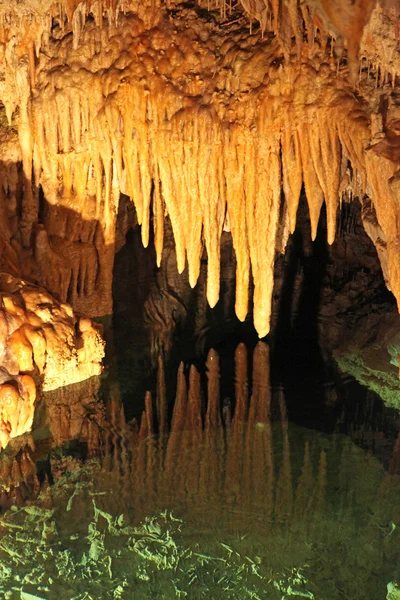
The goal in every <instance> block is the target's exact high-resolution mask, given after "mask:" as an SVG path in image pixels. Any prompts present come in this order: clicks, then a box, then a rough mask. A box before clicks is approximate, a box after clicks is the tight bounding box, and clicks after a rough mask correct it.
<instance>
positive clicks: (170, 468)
mask: <svg viewBox="0 0 400 600" xmlns="http://www.w3.org/2000/svg"><path fill="white" fill-rule="evenodd" d="M186 411H187V384H186V377H185V373H184V365H183V363H181V364H180V365H179V369H178V379H177V390H176V398H175V404H174V411H173V414H172V422H171V432H170V434H169V437H168V441H167V448H166V452H165V469H164V474H165V481H166V486H165V487H167V488H168V489H171V490H172V489H178V481H177V480H176V479H175V478H177V477H178V476H179V469H178V466H179V465H178V462H179V459H180V455H181V445H182V435H183V433H182V432H183V429H184V426H185V420H186Z"/></svg>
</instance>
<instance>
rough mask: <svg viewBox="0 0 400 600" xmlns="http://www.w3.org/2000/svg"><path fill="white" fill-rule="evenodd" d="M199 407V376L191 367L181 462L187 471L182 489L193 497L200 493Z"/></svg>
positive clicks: (200, 419)
mask: <svg viewBox="0 0 400 600" xmlns="http://www.w3.org/2000/svg"><path fill="white" fill-rule="evenodd" d="M201 406H202V393H201V384H200V374H199V372H198V370H197V369H196V367H195V366H194V365H192V366H191V367H190V371H189V390H188V405H187V413H186V422H185V431H184V432H183V437H182V440H183V452H182V460H183V461H184V464H185V465H186V469H187V471H186V479H185V484H184V487H185V488H186V489H187V490H188V493H189V495H192V496H194V497H196V496H197V495H198V494H199V491H200V456H201V452H202V441H203V425H202V417H201ZM182 470H183V469H182Z"/></svg>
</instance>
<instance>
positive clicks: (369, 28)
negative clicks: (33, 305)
mask: <svg viewBox="0 0 400 600" xmlns="http://www.w3.org/2000/svg"><path fill="white" fill-rule="evenodd" d="M0 59H1V60H0V101H1V102H2V105H3V109H2V113H1V127H0V136H1V142H0V178H1V189H0V210H1V224H0V238H1V240H0V245H1V259H0V260H1V265H0V266H1V269H2V270H3V271H7V272H10V273H12V274H13V275H19V276H22V277H25V278H27V279H30V280H31V281H34V282H37V283H40V284H41V285H44V286H45V287H46V288H47V289H48V290H49V291H50V292H52V293H53V294H55V295H56V296H57V297H58V298H59V299H60V300H62V301H68V302H70V303H71V304H72V305H73V307H74V309H75V310H78V311H80V312H83V313H86V314H88V315H91V316H95V315H101V314H107V313H109V312H111V310H112V296H111V293H112V285H111V283H112V270H113V261H114V255H115V250H116V245H115V244H116V228H117V216H118V211H119V200H120V195H121V193H123V194H125V195H126V196H128V197H129V198H131V199H132V202H133V203H134V206H135V209H136V215H137V220H138V222H139V224H140V225H141V232H142V241H143V244H144V245H145V246H146V245H148V243H149V239H150V234H151V228H153V230H154V244H155V248H156V255H157V264H158V265H159V264H160V261H161V255H162V248H163V236H164V219H165V218H166V217H167V216H168V218H169V219H170V222H171V225H172V230H173V234H174V239H175V245H176V255H177V265H178V270H179V271H180V272H182V271H183V270H184V269H185V267H186V266H187V268H188V272H189V280H190V284H191V285H192V286H194V285H195V284H196V281H197V278H198V275H199V270H200V261H201V257H202V255H203V252H204V248H205V250H206V252H207V265H208V267H207V268H208V280H207V298H208V301H209V304H210V305H211V306H214V305H215V304H216V303H217V301H218V298H219V273H220V238H221V234H222V231H223V230H224V229H225V230H228V231H230V232H231V235H232V241H233V246H234V249H235V254H236V261H237V266H236V314H237V316H238V318H239V319H241V320H244V319H245V317H246V315H247V313H248V310H249V306H248V295H249V294H248V290H249V282H250V280H251V279H252V280H253V282H254V299H253V303H254V307H253V314H254V323H255V327H256V329H257V331H258V333H259V335H260V336H264V335H266V334H267V333H268V331H269V322H270V312H271V295H272V288H273V268H274V260H275V252H276V250H281V251H283V250H284V247H285V243H286V240H287V236H288V235H289V233H290V232H293V231H294V228H295V225H296V212H297V207H298V203H299V198H300V194H301V193H302V190H303V189H304V191H305V194H306V197H307V202H308V206H309V213H310V220H311V229H312V237H313V238H314V237H315V235H316V232H317V226H318V221H319V217H320V212H321V208H322V206H323V204H324V203H325V205H326V215H327V237H328V242H329V243H332V242H333V241H334V239H335V230H336V220H337V211H338V210H340V205H341V202H343V201H348V200H351V198H353V197H358V198H359V199H360V201H361V202H363V200H364V199H368V211H364V216H365V223H364V225H365V228H366V230H367V233H368V234H369V235H370V236H371V238H372V239H373V241H374V243H375V245H376V246H377V250H378V255H379V258H380V260H381V264H382V269H383V272H384V276H385V279H386V283H387V285H388V287H389V289H391V290H392V292H393V294H394V295H395V297H396V299H397V301H398V303H400V263H399V261H400V208H399V202H400V87H399V84H400V79H399V78H400V5H399V2H398V1H396V0H395V1H393V0H391V1H387V2H375V1H371V0H355V1H350V0H335V1H334V2H333V1H331V0H319V1H317V0H311V1H310V2H300V1H298V0H287V1H283V0H270V1H268V0H264V1H260V0H241V4H235V3H218V4H215V3H213V2H211V1H209V2H200V3H198V4H195V3H189V2H184V3H179V2H168V3H164V2H160V1H159V0H153V1H152V2H147V1H144V2H141V3H137V2H130V1H126V2H124V1H120V2H117V1H113V0H110V1H108V2H107V1H106V0H103V1H100V0H97V1H93V2H90V1H87V2H78V1H76V0H65V1H64V2H52V1H40V2H39V1H35V0H26V1H11V2H10V1H7V2H2V1H1V0H0ZM21 190H22V191H21ZM371 207H372V208H371Z"/></svg>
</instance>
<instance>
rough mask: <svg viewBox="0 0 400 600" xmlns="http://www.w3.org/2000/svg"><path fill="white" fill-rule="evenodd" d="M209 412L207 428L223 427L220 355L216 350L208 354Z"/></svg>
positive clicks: (207, 413) (206, 419)
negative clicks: (220, 392)
mask: <svg viewBox="0 0 400 600" xmlns="http://www.w3.org/2000/svg"><path fill="white" fill-rule="evenodd" d="M206 369H207V380H208V386H207V412H206V418H205V424H204V425H205V429H210V428H216V427H218V428H219V427H221V414H220V405H219V357H218V354H217V353H216V352H215V350H210V351H209V353H208V355H207V363H206Z"/></svg>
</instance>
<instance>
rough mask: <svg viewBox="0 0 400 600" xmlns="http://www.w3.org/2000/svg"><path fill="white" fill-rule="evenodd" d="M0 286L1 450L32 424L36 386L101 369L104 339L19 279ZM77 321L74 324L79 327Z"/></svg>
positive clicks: (87, 323) (78, 378) (60, 383)
mask: <svg viewBox="0 0 400 600" xmlns="http://www.w3.org/2000/svg"><path fill="white" fill-rule="evenodd" d="M19 287H20V289H19V290H18V291H17V292H15V293H13V294H11V293H10V292H2V291H1V289H0V298H1V306H2V309H1V310H0V349H1V352H0V449H1V448H4V447H5V446H6V445H7V443H8V442H9V440H10V439H11V438H14V437H16V436H19V435H21V434H23V433H25V432H27V431H30V430H31V428H32V423H33V417H34V412H35V401H36V398H37V390H38V388H39V389H40V390H44V391H45V390H52V389H56V388H58V387H61V386H64V385H67V384H70V383H77V382H80V381H83V380H85V379H88V378H89V377H92V376H93V375H99V374H100V373H101V369H102V367H101V361H102V358H103V354H104V342H103V340H102V337H101V333H100V329H99V328H98V327H97V326H95V325H94V323H92V321H90V319H87V318H82V319H79V320H78V318H77V317H76V315H75V313H74V312H73V310H72V309H71V307H69V306H68V305H62V304H59V303H58V302H57V301H56V300H54V298H52V297H51V296H50V295H49V294H48V293H47V292H45V291H44V290H41V289H40V288H37V287H34V286H30V285H27V284H25V283H24V282H21V285H20V286H19ZM77 325H78V326H77Z"/></svg>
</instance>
